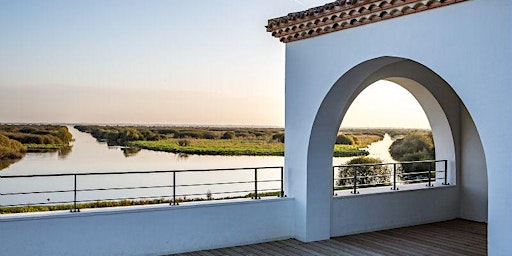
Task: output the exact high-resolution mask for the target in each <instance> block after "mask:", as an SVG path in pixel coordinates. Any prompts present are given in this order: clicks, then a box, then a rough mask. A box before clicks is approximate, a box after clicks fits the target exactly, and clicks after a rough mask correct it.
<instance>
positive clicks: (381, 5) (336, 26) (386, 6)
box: [266, 0, 468, 43]
mask: <svg viewBox="0 0 512 256" xmlns="http://www.w3.org/2000/svg"><path fill="white" fill-rule="evenodd" d="M464 1H468V0H338V1H334V2H332V3H327V4H324V5H322V6H318V7H314V8H310V9H308V10H305V11H301V12H293V13H289V14H288V15H286V16H283V17H278V18H274V19H270V20H268V24H267V26H266V28H267V32H270V33H272V36H274V37H276V38H279V40H280V41H281V42H284V43H288V42H292V41H297V40H302V39H306V38H310V37H314V36H319V35H323V34H326V33H331V32H335V31H339V30H343V29H348V28H352V27H356V26H361V25H365V24H370V23H373V22H378V21H382V20H386V19H391V18H395V17H399V16H402V15H408V14H413V13H417V12H421V11H426V10H430V9H433V8H437V7H443V6H447V5H450V4H455V3H459V2H464Z"/></svg>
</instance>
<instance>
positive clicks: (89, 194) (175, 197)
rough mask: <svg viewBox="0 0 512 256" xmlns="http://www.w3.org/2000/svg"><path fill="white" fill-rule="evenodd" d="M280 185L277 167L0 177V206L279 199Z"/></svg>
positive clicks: (74, 209) (280, 170) (72, 206)
mask: <svg viewBox="0 0 512 256" xmlns="http://www.w3.org/2000/svg"><path fill="white" fill-rule="evenodd" d="M283 180H284V173H283V167H251V168H228V169H208V170H169V171H133V172H102V173H61V174H39V175H11V176H0V207H3V208H5V207H8V208H9V207H32V206H55V205H69V209H70V211H71V212H78V211H80V208H81V207H84V204H85V203H94V202H112V201H117V202H119V201H123V200H126V201H132V202H133V201H135V200H139V201H142V200H145V201H150V200H153V201H157V202H167V203H169V204H170V205H178V204H179V202H186V201H202V200H214V199H233V198H245V197H251V198H253V199H259V198H261V196H270V195H271V196H279V197H283V196H284V190H283Z"/></svg>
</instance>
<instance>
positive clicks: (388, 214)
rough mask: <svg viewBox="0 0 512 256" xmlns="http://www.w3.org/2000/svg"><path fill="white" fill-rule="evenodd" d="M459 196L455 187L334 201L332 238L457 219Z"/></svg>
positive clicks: (351, 197)
mask: <svg viewBox="0 0 512 256" xmlns="http://www.w3.org/2000/svg"><path fill="white" fill-rule="evenodd" d="M423 186H424V185H423ZM457 194H458V191H457V187H456V186H440V187H434V188H428V189H416V190H404V191H401V190H399V191H394V192H387V193H374V194H359V195H352V196H340V197H334V198H333V199H332V209H331V210H332V219H331V236H344V235H351V234H358V233H364V232H371V231H377V230H384V229H391V228H398V227H405V226H412V225H419V224H424V223H431V222H439V221H444V220H451V219H455V218H456V217H457V215H458V205H457V202H458V198H457ZM368 206H371V209H368Z"/></svg>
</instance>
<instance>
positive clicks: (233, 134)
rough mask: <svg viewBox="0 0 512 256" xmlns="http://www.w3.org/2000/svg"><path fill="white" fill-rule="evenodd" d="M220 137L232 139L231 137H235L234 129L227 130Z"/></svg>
mask: <svg viewBox="0 0 512 256" xmlns="http://www.w3.org/2000/svg"><path fill="white" fill-rule="evenodd" d="M220 138H221V139H223V140H230V139H233V138H235V133H234V132H232V131H229V132H225V133H224V134H222V137H220Z"/></svg>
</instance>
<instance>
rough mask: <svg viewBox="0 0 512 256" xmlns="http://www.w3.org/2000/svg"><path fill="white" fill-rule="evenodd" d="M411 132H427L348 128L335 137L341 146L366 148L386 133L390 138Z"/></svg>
mask: <svg viewBox="0 0 512 256" xmlns="http://www.w3.org/2000/svg"><path fill="white" fill-rule="evenodd" d="M412 132H428V131H427V130H421V129H396V128H375V129H373V128H368V129H363V128H350V129H342V130H340V131H339V133H338V136H337V137H336V144H341V145H362V146H366V145H369V144H371V143H373V142H376V141H379V140H382V139H383V138H384V135H385V134H386V133H387V134H389V135H390V136H391V137H392V138H397V137H400V136H405V135H406V134H409V133H412Z"/></svg>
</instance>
